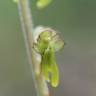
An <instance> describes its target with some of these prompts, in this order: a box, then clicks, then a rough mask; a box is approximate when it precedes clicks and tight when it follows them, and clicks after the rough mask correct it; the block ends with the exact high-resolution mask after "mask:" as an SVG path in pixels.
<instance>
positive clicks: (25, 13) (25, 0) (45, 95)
mask: <svg viewBox="0 0 96 96" xmlns="http://www.w3.org/2000/svg"><path fill="white" fill-rule="evenodd" d="M18 11H19V16H20V21H21V27H22V32H23V34H24V40H25V46H26V51H27V56H28V61H29V64H30V67H31V70H32V77H33V81H34V85H35V89H36V93H37V96H49V92H48V87H47V85H46V83H45V80H44V78H43V76H42V75H41V74H37V73H36V70H39V67H38V66H39V64H38V63H40V62H38V61H37V58H38V57H36V53H35V52H34V50H33V49H32V46H33V32H34V30H33V21H32V17H31V14H30V7H29V0H19V1H18Z"/></svg>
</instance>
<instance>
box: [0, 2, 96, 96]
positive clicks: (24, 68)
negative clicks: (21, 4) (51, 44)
mask: <svg viewBox="0 0 96 96" xmlns="http://www.w3.org/2000/svg"><path fill="white" fill-rule="evenodd" d="M30 1H32V2H31V6H32V15H33V19H34V25H35V26H37V25H45V26H51V27H52V28H54V29H56V30H59V31H60V32H61V34H62V35H63V37H64V40H65V41H66V43H67V45H66V46H65V49H64V50H63V51H62V52H58V53H56V61H57V64H58V66H59V70H60V85H59V87H57V88H52V87H51V86H50V85H49V87H50V91H51V94H52V96H96V0H53V3H52V4H51V5H50V6H49V7H48V8H46V9H44V10H41V11H40V10H38V9H37V8H36V6H35V3H36V0H30ZM0 96H36V93H35V89H34V84H33V81H32V77H31V70H30V68H29V65H28V61H27V56H26V50H25V46H24V40H23V34H22V32H21V28H20V22H19V16H18V10H17V6H16V4H14V3H13V2H12V0H0Z"/></svg>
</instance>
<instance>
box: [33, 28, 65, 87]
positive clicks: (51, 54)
mask: <svg viewBox="0 0 96 96" xmlns="http://www.w3.org/2000/svg"><path fill="white" fill-rule="evenodd" d="M63 47H64V41H63V40H62V38H61V37H60V35H59V33H57V32H56V31H54V30H52V29H50V28H45V29H44V30H42V31H41V32H40V34H39V35H38V37H37V42H36V43H34V49H35V51H36V52H38V53H39V54H40V55H41V63H40V64H41V65H40V74H42V75H43V76H44V79H45V80H46V81H48V82H50V83H51V85H52V86H53V87H56V86H57V85H58V83H59V72H58V67H57V64H56V62H55V52H56V51H59V50H60V49H62V48H63Z"/></svg>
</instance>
